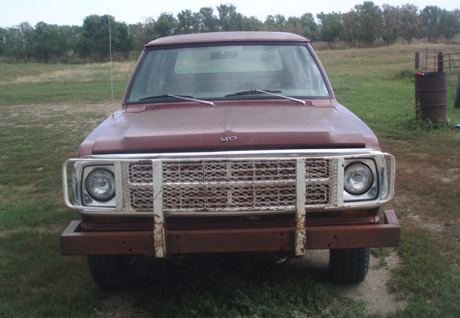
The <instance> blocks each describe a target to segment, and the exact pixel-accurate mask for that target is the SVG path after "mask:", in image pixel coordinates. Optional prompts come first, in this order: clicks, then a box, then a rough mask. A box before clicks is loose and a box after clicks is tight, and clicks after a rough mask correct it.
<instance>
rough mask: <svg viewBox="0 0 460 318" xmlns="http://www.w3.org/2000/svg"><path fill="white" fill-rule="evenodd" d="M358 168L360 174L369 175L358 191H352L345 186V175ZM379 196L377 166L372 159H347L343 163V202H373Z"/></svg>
mask: <svg viewBox="0 0 460 318" xmlns="http://www.w3.org/2000/svg"><path fill="white" fill-rule="evenodd" d="M353 168H359V169H362V170H361V171H362V172H366V173H369V179H368V180H367V182H365V184H364V185H363V186H362V187H361V189H360V190H353V189H352V188H351V187H350V186H347V173H348V172H351V169H353ZM378 195H379V175H378V173H377V166H376V163H375V161H374V160H373V159H349V160H346V161H345V168H344V191H343V199H344V201H345V202H350V201H366V200H374V199H376V198H377V197H378Z"/></svg>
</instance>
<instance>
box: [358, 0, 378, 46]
mask: <svg viewBox="0 0 460 318" xmlns="http://www.w3.org/2000/svg"><path fill="white" fill-rule="evenodd" d="M354 12H355V14H356V16H357V19H356V21H357V23H358V26H357V31H356V37H357V39H358V41H360V42H363V43H366V44H368V45H370V44H372V43H374V41H375V40H376V39H377V38H379V37H380V36H381V35H382V30H383V14H382V10H381V9H380V8H379V6H377V5H375V4H374V3H373V2H372V1H364V2H363V4H359V5H356V6H355V10H354Z"/></svg>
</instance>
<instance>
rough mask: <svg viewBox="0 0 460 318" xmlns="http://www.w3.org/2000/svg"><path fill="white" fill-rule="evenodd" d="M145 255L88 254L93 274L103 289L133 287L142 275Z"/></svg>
mask: <svg viewBox="0 0 460 318" xmlns="http://www.w3.org/2000/svg"><path fill="white" fill-rule="evenodd" d="M143 258H144V256H143V255H88V265H89V270H90V272H91V276H92V277H93V279H94V281H95V282H96V284H97V285H99V287H101V288H103V289H125V288H129V287H132V286H133V285H134V284H135V283H136V281H137V279H138V278H139V276H140V273H141V271H142V264H143Z"/></svg>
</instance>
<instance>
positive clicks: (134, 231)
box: [61, 32, 400, 289]
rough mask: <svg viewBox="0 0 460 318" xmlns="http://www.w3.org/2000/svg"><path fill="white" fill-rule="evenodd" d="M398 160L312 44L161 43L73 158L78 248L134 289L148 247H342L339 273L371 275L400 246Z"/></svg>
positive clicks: (162, 251) (64, 245)
mask: <svg viewBox="0 0 460 318" xmlns="http://www.w3.org/2000/svg"><path fill="white" fill-rule="evenodd" d="M394 176H395V162H394V158H393V156H391V155H390V154H387V153H383V152H381V150H380V147H379V143H378V140H377V137H376V136H375V135H374V133H373V132H372V131H371V130H370V129H369V128H368V127H367V126H366V125H365V124H364V123H363V122H362V121H361V120H360V119H359V118H357V117H356V116H355V115H354V114H352V113H351V112H350V111H349V110H348V109H346V108H345V107H344V106H342V105H340V104H339V103H338V102H337V100H336V98H335V96H334V92H333V90H332V87H331V85H330V83H329V80H328V78H327V76H326V73H325V71H324V69H323V67H322V65H321V63H320V61H319V60H318V57H317V56H316V54H315V52H314V51H313V49H312V47H311V45H310V42H309V41H308V40H307V39H305V38H303V37H301V36H297V35H293V34H286V33H270V32H222V33H205V34H191V35H180V36H171V37H165V38H160V39H157V40H155V41H152V42H150V43H148V44H147V45H146V46H145V49H144V51H143V52H142V54H141V56H140V58H139V61H138V63H137V65H136V67H135V70H134V73H133V76H132V78H131V80H130V81H129V84H128V88H127V90H126V94H125V96H124V98H123V103H122V106H121V108H120V109H119V110H118V111H117V112H116V113H114V114H113V115H112V116H110V117H109V118H108V119H107V120H105V121H104V122H103V123H102V124H101V125H100V126H99V127H97V128H96V129H95V130H94V131H93V132H92V133H91V134H90V135H89V136H88V137H87V138H86V139H85V141H84V142H83V143H82V144H81V146H80V149H79V152H78V158H74V159H69V160H68V161H66V162H65V163H64V165H63V183H64V196H65V200H66V203H67V205H68V206H70V207H72V208H75V209H78V210H79V212H80V215H81V220H79V221H72V222H71V223H70V224H69V226H68V227H67V229H66V230H65V231H64V233H63V234H62V236H61V249H62V253H63V254H64V255H87V257H88V263H89V268H90V271H91V274H92V276H93V278H94V280H95V281H96V283H97V284H98V285H99V286H101V287H103V288H108V289H110V288H124V287H128V286H130V285H131V284H132V283H133V282H134V281H135V278H136V269H137V268H138V267H139V265H140V264H142V260H143V256H144V255H154V257H156V258H174V257H178V256H180V257H183V256H184V255H187V254H191V253H221V252H268V251H269V252H276V253H279V255H280V257H286V256H289V257H300V256H302V255H304V254H305V253H308V250H313V249H329V250H330V261H329V267H330V272H331V275H332V277H333V278H334V279H335V280H336V281H339V282H345V283H354V282H360V281H362V280H364V278H365V277H366V274H367V270H368V266H369V247H385V246H398V244H399V235H400V228H399V224H398V220H397V218H396V215H395V213H394V212H393V211H392V210H388V211H384V212H383V215H384V221H383V222H380V214H379V209H380V207H381V206H382V204H384V203H386V202H388V201H389V200H391V198H392V197H393V193H394Z"/></svg>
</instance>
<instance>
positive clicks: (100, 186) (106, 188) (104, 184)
mask: <svg viewBox="0 0 460 318" xmlns="http://www.w3.org/2000/svg"><path fill="white" fill-rule="evenodd" d="M86 190H87V191H88V194H89V195H90V196H91V197H92V198H93V199H94V200H96V201H108V200H110V199H112V198H113V197H114V196H115V177H114V175H113V173H112V172H110V171H108V170H106V169H96V170H94V171H92V172H91V173H90V174H89V175H88V177H87V178H86Z"/></svg>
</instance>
